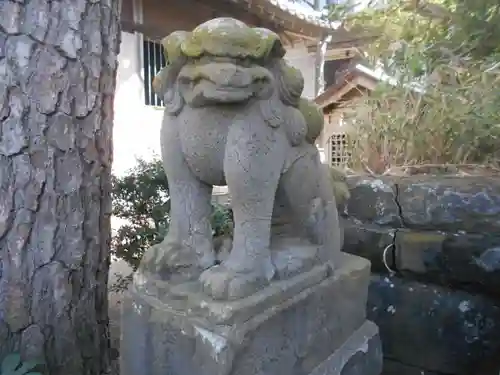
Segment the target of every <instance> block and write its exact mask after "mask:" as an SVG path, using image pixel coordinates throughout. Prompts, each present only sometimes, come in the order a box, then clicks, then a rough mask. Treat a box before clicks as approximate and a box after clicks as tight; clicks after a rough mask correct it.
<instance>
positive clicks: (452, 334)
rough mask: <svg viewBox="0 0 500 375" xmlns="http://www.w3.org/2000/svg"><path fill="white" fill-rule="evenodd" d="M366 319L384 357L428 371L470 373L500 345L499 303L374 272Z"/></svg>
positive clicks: (498, 348) (499, 347)
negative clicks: (377, 330)
mask: <svg viewBox="0 0 500 375" xmlns="http://www.w3.org/2000/svg"><path fill="white" fill-rule="evenodd" d="M368 318H369V319H370V320H373V321H374V322H375V323H376V324H377V325H378V326H379V327H380V335H381V338H382V343H383V351H384V356H385V357H386V358H388V359H395V360H397V361H398V362H400V363H402V364H405V365H407V366H411V367H418V368H422V369H426V370H428V371H431V372H432V371H434V372H438V373H446V374H457V375H462V374H463V375H470V374H473V373H474V371H473V370H474V369H475V368H477V367H478V366H479V365H480V363H481V362H482V361H483V360H484V359H487V358H489V357H491V356H493V355H496V354H497V353H498V351H499V350H500V341H499V340H498V337H500V305H499V304H498V303H497V302H494V301H493V300H491V299H488V298H486V297H482V296H479V295H472V294H469V293H466V292H461V291H451V290H449V289H446V288H443V287H439V286H433V285H426V284H422V283H418V282H413V281H406V280H404V279H399V278H396V277H392V278H390V277H381V276H377V275H373V276H372V282H371V285H370V292H369V297H368Z"/></svg>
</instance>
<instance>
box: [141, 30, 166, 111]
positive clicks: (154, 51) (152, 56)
mask: <svg viewBox="0 0 500 375" xmlns="http://www.w3.org/2000/svg"><path fill="white" fill-rule="evenodd" d="M164 66H165V56H164V55H163V46H162V45H161V44H160V43H158V42H154V41H151V40H148V39H144V42H143V69H144V103H145V104H146V105H152V106H158V107H161V106H163V100H162V99H161V98H160V97H158V95H156V94H155V93H154V91H153V85H152V82H153V78H154V77H155V75H156V74H157V73H158V72H159V71H160V69H161V68H162V67H164Z"/></svg>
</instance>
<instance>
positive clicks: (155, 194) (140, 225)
mask: <svg viewBox="0 0 500 375" xmlns="http://www.w3.org/2000/svg"><path fill="white" fill-rule="evenodd" d="M112 196H113V215H114V217H115V218H117V219H120V220H123V221H124V224H123V225H122V226H121V227H120V228H119V229H118V230H117V231H116V233H115V234H114V236H113V239H112V243H111V245H112V246H111V251H112V254H113V255H114V256H116V257H117V258H119V259H123V260H125V261H126V262H127V263H128V264H129V265H130V266H132V267H133V268H134V269H135V268H137V267H138V265H139V262H140V260H141V258H142V255H143V254H144V251H145V250H146V249H148V248H149V247H151V246H153V245H155V244H157V243H160V242H161V241H162V240H163V238H164V237H165V235H166V234H167V232H168V226H169V222H170V216H169V212H170V196H169V191H168V181H167V177H166V175H165V172H164V170H163V166H162V163H161V160H159V159H154V160H152V161H150V162H148V161H144V160H138V163H137V165H136V166H135V167H134V168H133V169H132V170H131V171H130V172H129V173H128V174H127V175H125V176H124V177H113V190H112ZM211 221H212V228H213V234H214V236H222V235H230V234H231V233H232V228H233V224H232V215H231V212H230V211H229V210H228V209H226V208H224V207H222V206H219V205H216V206H214V212H213V214H212V217H211ZM129 281H130V280H129V278H126V277H125V278H119V280H118V283H117V285H116V286H115V287H116V288H118V289H121V288H122V287H123V285H126V284H127V283H128V282H129Z"/></svg>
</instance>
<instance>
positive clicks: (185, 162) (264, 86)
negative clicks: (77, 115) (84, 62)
mask: <svg viewBox="0 0 500 375" xmlns="http://www.w3.org/2000/svg"><path fill="white" fill-rule="evenodd" d="M162 44H163V46H164V53H165V56H166V60H167V61H168V65H167V66H165V67H164V68H163V69H162V70H161V71H160V72H159V73H158V75H157V76H156V77H155V79H154V82H153V87H154V89H155V92H156V93H157V95H158V96H160V97H161V98H163V101H164V103H165V112H164V118H163V125H162V129H161V134H160V140H161V148H162V159H163V166H164V169H165V173H166V175H167V178H168V181H169V193H170V196H171V202H172V204H171V209H170V217H171V222H170V225H169V231H168V233H167V235H166V236H165V239H164V240H163V241H162V243H160V244H157V245H156V246H154V247H152V248H150V249H148V250H147V251H146V253H145V256H144V258H145V260H146V261H145V262H142V263H141V267H142V266H143V265H144V266H145V267H146V268H148V272H153V269H154V270H155V271H154V272H155V273H156V274H157V275H159V274H161V275H162V277H164V278H165V279H167V278H169V277H170V276H173V277H184V276H186V275H188V276H189V278H190V279H198V280H199V281H201V283H202V285H203V292H204V293H206V294H207V295H210V296H211V297H213V298H215V299H218V300H236V299H240V298H244V297H247V296H250V295H252V294H253V293H255V292H256V291H258V290H260V289H262V288H264V287H266V286H268V285H269V284H270V283H272V282H273V280H275V279H276V278H283V277H284V274H283V273H281V271H282V270H280V269H276V267H275V263H274V262H273V260H274V259H276V257H274V258H273V254H272V253H273V252H275V250H276V248H274V247H273V246H274V245H275V244H276V243H280V241H281V240H282V239H286V240H289V239H292V240H295V241H296V242H297V243H299V242H300V243H301V244H302V245H304V249H303V253H304V254H306V256H305V258H307V259H306V261H304V262H302V263H301V261H300V259H299V258H300V257H295V258H294V259H293V262H294V263H295V266H294V273H297V272H301V271H307V270H308V269H310V268H311V266H313V264H311V263H315V264H316V265H319V264H328V265H329V266H330V267H332V268H334V267H335V265H336V261H337V258H338V257H339V256H340V249H341V246H342V245H341V236H340V231H339V222H338V213H337V207H336V204H335V198H334V187H333V186H332V183H331V182H332V181H331V180H332V175H331V171H330V170H329V169H328V168H327V167H326V166H325V165H324V164H322V163H321V161H320V157H319V151H318V149H317V148H316V146H315V140H316V138H317V137H318V136H319V135H320V133H321V131H322V128H323V125H324V117H323V115H322V113H321V111H320V110H319V108H318V107H317V106H316V105H315V104H314V103H313V102H312V101H309V100H307V99H304V98H301V95H302V91H303V88H304V78H303V77H302V74H301V73H300V71H299V70H297V69H295V68H293V67H291V66H289V65H288V63H287V62H286V60H285V59H284V55H285V52H286V51H285V48H284V46H283V43H282V42H281V40H280V38H279V36H278V34H276V33H274V32H272V31H271V30H268V29H263V28H255V27H250V26H248V25H246V24H244V23H243V22H241V21H239V20H236V19H233V18H228V17H223V18H216V19H212V20H209V21H207V22H204V23H202V24H201V25H198V26H197V27H196V28H194V29H193V30H192V31H176V32H173V33H171V34H170V35H168V36H167V37H165V38H164V39H163V40H162ZM72 52H73V51H66V53H68V54H70V53H72ZM228 104H230V105H228ZM222 185H227V186H228V189H229V191H231V206H232V209H233V212H234V236H233V240H232V245H231V250H230V251H229V252H228V253H227V256H226V257H225V259H223V260H222V261H221V262H219V260H220V259H217V258H216V253H215V251H214V246H213V242H212V228H211V227H210V221H209V219H210V216H211V213H212V207H211V204H210V203H211V199H212V197H211V193H212V187H213V186H222ZM344 193H346V192H344ZM312 248H315V249H312ZM309 250H312V251H309ZM311 254H312V256H308V255H311ZM153 264H154V267H153ZM141 267H140V268H141ZM188 268H189V272H188V271H187V269H188ZM289 276H290V275H289ZM186 279H187V278H186Z"/></svg>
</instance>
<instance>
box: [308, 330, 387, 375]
mask: <svg viewBox="0 0 500 375" xmlns="http://www.w3.org/2000/svg"><path fill="white" fill-rule="evenodd" d="M381 371H382V344H381V342H380V336H379V333H378V327H377V326H376V325H375V324H374V323H372V322H370V321H366V322H365V323H364V324H363V325H362V326H361V327H360V328H359V329H358V330H357V331H356V332H354V333H353V334H352V335H351V336H350V337H349V338H348V339H347V340H346V341H345V342H344V344H343V345H342V346H341V347H340V348H338V349H337V350H335V352H334V353H333V354H332V355H331V356H330V357H328V358H327V359H326V360H325V361H324V362H323V363H321V364H320V365H319V366H318V367H316V368H315V369H314V370H313V371H312V372H311V374H310V375H334V374H335V375H379V374H380V373H381Z"/></svg>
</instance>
